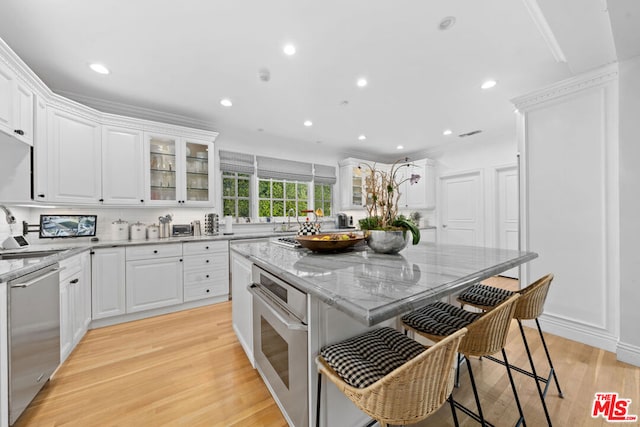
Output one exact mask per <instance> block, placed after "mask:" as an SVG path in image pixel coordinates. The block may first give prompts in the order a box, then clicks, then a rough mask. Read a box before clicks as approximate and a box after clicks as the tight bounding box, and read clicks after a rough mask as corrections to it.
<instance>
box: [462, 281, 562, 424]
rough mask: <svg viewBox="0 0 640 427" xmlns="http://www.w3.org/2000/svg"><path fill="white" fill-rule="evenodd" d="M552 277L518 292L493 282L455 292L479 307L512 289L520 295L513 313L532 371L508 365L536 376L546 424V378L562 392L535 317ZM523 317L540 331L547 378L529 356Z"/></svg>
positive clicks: (494, 302)
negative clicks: (540, 373) (547, 367)
mask: <svg viewBox="0 0 640 427" xmlns="http://www.w3.org/2000/svg"><path fill="white" fill-rule="evenodd" d="M552 280H553V274H547V275H546V276H543V277H541V278H540V279H538V280H536V281H535V282H533V283H532V284H530V285H529V286H527V287H526V288H524V289H521V290H520V291H518V292H511V291H508V290H505V289H500V288H495V287H493V286H487V285H483V284H477V285H474V286H472V287H470V288H469V289H467V290H466V291H465V292H463V293H462V294H460V295H459V296H458V301H459V302H460V303H461V304H462V306H463V307H464V306H465V305H470V306H473V307H476V308H479V309H481V310H491V309H492V308H493V307H494V306H496V305H497V304H499V303H500V302H501V301H503V300H504V299H505V298H509V297H510V296H511V295H513V294H514V293H516V294H519V295H520V299H519V300H518V304H516V311H515V313H514V315H513V317H514V318H515V319H516V320H517V321H518V326H519V327H520V335H522V341H523V342H524V348H525V350H526V351H527V357H528V358H529V364H530V366H531V371H526V370H524V369H522V368H519V367H517V366H513V365H511V369H513V370H515V371H518V372H520V373H522V374H525V375H527V376H529V377H531V378H534V379H535V380H536V381H535V382H536V387H537V389H538V395H539V396H540V401H541V402H542V408H543V409H544V414H545V416H546V418H547V423H548V424H549V426H551V425H552V424H551V416H550V415H549V410H548V409H547V404H546V401H545V398H546V396H547V391H548V390H549V382H550V380H551V377H552V376H553V380H554V382H555V384H556V388H557V389H558V395H559V396H560V397H561V398H562V397H564V396H563V394H562V390H561V389H560V383H559V381H558V376H557V375H556V371H555V369H554V367H553V362H552V361H551V356H550V354H549V349H548V348H547V343H546V341H545V339H544V335H543V334H542V329H541V328H540V322H539V321H538V317H539V316H540V315H541V314H542V311H543V309H544V302H545V300H546V298H547V294H548V293H549V287H550V286H551V281H552ZM523 320H535V321H536V326H537V327H538V334H539V335H540V340H541V341H542V347H543V348H544V352H545V355H546V356H547V362H548V363H549V367H550V370H549V374H548V375H547V377H546V378H545V377H542V376H540V375H538V373H537V372H536V367H535V365H534V363H533V357H532V356H531V351H530V350H529V343H528V342H527V337H526V335H525V333H524V328H523V327H522V321H523ZM487 358H488V359H490V360H493V361H494V362H498V363H504V362H503V361H502V360H499V359H495V358H493V357H487ZM541 382H542V383H544V384H545V387H544V390H542V388H541V387H540V383H541Z"/></svg>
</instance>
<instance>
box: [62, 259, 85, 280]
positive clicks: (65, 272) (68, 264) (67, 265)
mask: <svg viewBox="0 0 640 427" xmlns="http://www.w3.org/2000/svg"><path fill="white" fill-rule="evenodd" d="M81 261H82V256H81V255H75V256H72V257H71V258H66V259H63V260H62V261H60V268H61V271H60V282H62V281H63V280H66V279H67V278H68V277H71V276H73V275H74V274H77V273H78V272H80V270H81V269H82V265H81Z"/></svg>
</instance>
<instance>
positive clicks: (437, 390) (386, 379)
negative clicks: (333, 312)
mask: <svg viewBox="0 0 640 427" xmlns="http://www.w3.org/2000/svg"><path fill="white" fill-rule="evenodd" d="M466 332H467V330H466V329H460V330H459V331H457V332H456V333H455V334H452V335H451V336H449V337H448V338H447V339H446V340H442V341H441V342H439V343H437V344H436V345H434V346H432V347H425V346H423V345H421V344H419V343H418V342H416V341H414V340H412V339H411V338H408V337H406V336H405V335H403V334H402V333H400V332H398V331H396V330H395V329H392V328H386V327H385V328H379V329H374V330H372V331H369V332H366V333H364V334H362V335H358V336H356V337H353V338H350V339H347V340H345V341H342V342H339V343H337V344H332V345H329V346H327V347H325V348H323V349H322V350H321V351H320V355H319V356H318V357H317V358H316V363H317V365H318V396H317V407H316V426H319V425H320V401H321V394H320V392H321V390H322V388H321V387H322V374H324V375H325V376H326V377H327V379H329V380H330V381H331V382H333V383H334V384H335V385H336V386H337V387H338V389H339V390H340V391H341V392H342V393H344V395H345V396H346V397H347V398H349V399H350V400H351V401H352V402H353V403H354V404H355V405H356V406H357V407H358V408H360V410H362V411H363V412H364V413H366V414H367V415H368V416H370V417H371V418H373V421H372V422H371V423H369V424H368V425H372V424H374V423H375V422H376V421H377V422H378V423H380V426H382V427H386V426H388V425H389V424H393V425H398V424H399V425H405V424H414V423H416V422H418V421H420V420H423V419H425V418H427V417H428V416H429V415H431V414H432V413H433V412H435V411H437V410H438V409H439V408H440V407H441V406H442V405H443V404H444V402H446V401H447V400H448V399H449V402H450V405H451V410H452V412H453V415H454V422H455V425H456V426H457V425H458V420H457V418H455V410H454V408H453V400H452V399H451V390H452V389H453V376H454V372H455V361H456V354H457V351H458V346H459V344H460V341H461V340H462V338H463V337H464V335H465V333H466Z"/></svg>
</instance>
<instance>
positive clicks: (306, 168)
mask: <svg viewBox="0 0 640 427" xmlns="http://www.w3.org/2000/svg"><path fill="white" fill-rule="evenodd" d="M258 178H264V179H268V178H273V179H286V180H287V181H311V180H312V179H313V167H312V164H311V163H304V162H295V161H293V160H283V159H276V158H273V157H262V156H258Z"/></svg>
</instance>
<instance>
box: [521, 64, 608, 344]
mask: <svg viewBox="0 0 640 427" xmlns="http://www.w3.org/2000/svg"><path fill="white" fill-rule="evenodd" d="M617 100H618V92H617V68H616V67H615V66H610V67H606V68H603V69H599V70H595V71H593V72H590V73H586V74H584V75H580V76H577V77H575V78H572V79H569V80H567V81H563V82H559V83H557V84H555V85H553V86H551V87H549V88H545V89H543V90H540V91H536V92H535V93H533V94H530V95H527V96H524V97H521V98H519V99H517V100H515V103H516V106H517V107H518V109H519V110H520V111H521V114H522V115H521V118H522V123H521V127H520V129H521V131H522V132H521V141H520V152H521V155H522V162H521V182H522V187H521V192H522V194H524V195H525V196H526V197H523V198H522V209H521V211H522V213H523V217H522V224H523V230H522V234H521V238H522V241H523V244H524V248H525V249H527V250H531V251H534V252H537V253H538V254H539V255H540V256H539V258H538V259H536V260H534V261H532V262H531V263H529V265H528V266H527V268H526V269H525V279H526V280H527V282H531V281H533V280H535V279H537V278H538V277H541V276H542V275H544V274H547V273H553V274H554V275H555V279H554V281H553V284H552V286H551V289H550V291H549V295H548V298H547V301H546V303H545V313H544V315H543V316H542V317H541V321H542V323H543V325H544V328H545V330H547V331H549V332H552V333H555V334H558V335H561V336H564V337H566V338H570V339H574V340H576V341H580V342H584V343H586V344H589V345H592V346H596V347H600V348H604V349H606V350H609V351H615V350H616V345H617V341H618V337H619V307H620V301H619V228H618V203H619V202H618V136H617V111H618V105H617Z"/></svg>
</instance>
